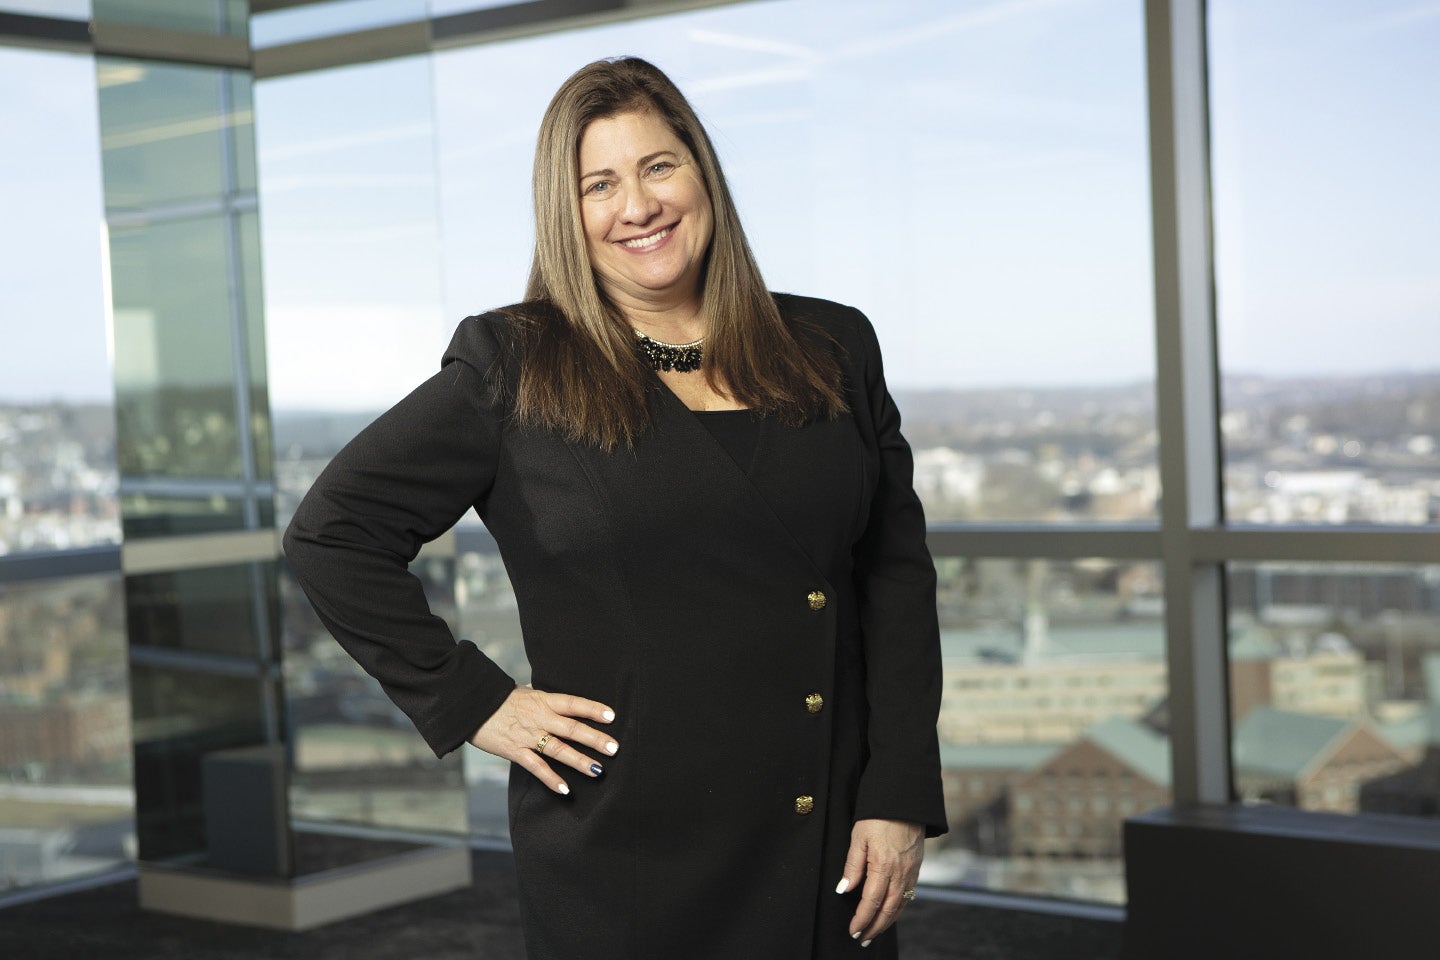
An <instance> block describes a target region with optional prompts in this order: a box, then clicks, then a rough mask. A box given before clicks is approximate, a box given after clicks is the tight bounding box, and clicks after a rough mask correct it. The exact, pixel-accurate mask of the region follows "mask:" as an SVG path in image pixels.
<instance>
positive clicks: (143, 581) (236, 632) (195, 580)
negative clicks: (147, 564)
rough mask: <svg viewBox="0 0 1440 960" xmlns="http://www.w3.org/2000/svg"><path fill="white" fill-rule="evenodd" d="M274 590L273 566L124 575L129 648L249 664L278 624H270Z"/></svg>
mask: <svg viewBox="0 0 1440 960" xmlns="http://www.w3.org/2000/svg"><path fill="white" fill-rule="evenodd" d="M274 592H275V565H274V564H273V563H257V564H232V565H229V566H223V567H203V568H199V569H192V570H172V571H167V572H165V573H146V574H137V575H133V576H129V577H126V578H125V604H126V612H127V615H128V617H129V624H130V644H131V646H135V647H158V648H162V649H167V650H187V651H192V652H196V653H215V654H228V655H230V656H236V657H244V658H247V659H252V660H253V659H255V658H257V657H259V656H260V655H261V648H260V641H261V638H262V637H264V636H271V637H273V636H275V635H276V634H277V631H278V624H277V623H274V622H270V621H271V617H272V616H273V614H272V613H271V611H274V610H275V604H274V603H273V602H271V598H272V596H273V594H274ZM257 594H258V596H257ZM257 611H263V613H257ZM258 616H264V617H265V622H260V621H259V620H258V619H257V617H258ZM272 656H273V654H272Z"/></svg>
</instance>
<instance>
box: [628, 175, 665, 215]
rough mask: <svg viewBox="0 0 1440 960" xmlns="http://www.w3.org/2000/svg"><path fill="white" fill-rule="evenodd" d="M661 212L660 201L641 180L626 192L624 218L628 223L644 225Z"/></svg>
mask: <svg viewBox="0 0 1440 960" xmlns="http://www.w3.org/2000/svg"><path fill="white" fill-rule="evenodd" d="M659 212H660V199H659V198H658V197H656V196H655V194H654V192H652V191H651V189H650V187H649V185H648V184H646V183H645V181H643V180H641V181H640V182H638V183H636V184H634V185H633V186H631V187H630V188H629V189H627V190H626V191H625V210H624V211H623V213H622V216H623V217H624V218H625V222H626V223H644V222H646V221H647V220H649V219H650V218H651V217H653V216H655V215H656V214H657V213H659Z"/></svg>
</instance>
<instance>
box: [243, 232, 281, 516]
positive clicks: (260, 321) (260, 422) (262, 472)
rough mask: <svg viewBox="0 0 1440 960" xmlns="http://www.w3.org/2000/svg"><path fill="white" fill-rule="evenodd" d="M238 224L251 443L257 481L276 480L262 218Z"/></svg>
mask: <svg viewBox="0 0 1440 960" xmlns="http://www.w3.org/2000/svg"><path fill="white" fill-rule="evenodd" d="M235 224H236V229H237V231H238V233H239V236H238V238H237V243H238V246H239V251H240V265H241V267H240V269H241V273H242V276H241V278H240V299H241V303H242V309H243V311H244V322H245V334H246V342H245V350H246V356H245V362H246V367H247V369H248V370H249V377H250V395H249V396H250V440H251V444H252V446H253V448H254V457H255V478H256V479H257V480H273V479H274V477H275V443H274V438H273V436H272V435H271V431H270V395H269V379H270V378H269V368H268V366H267V358H266V355H265V295H264V291H263V290H262V289H261V287H262V284H261V282H260V224H259V216H258V215H257V214H255V213H253V212H251V213H242V214H240V215H239V216H238V217H236V219H235ZM267 522H268V521H267ZM261 525H262V526H264V525H265V524H264V523H262V524H261Z"/></svg>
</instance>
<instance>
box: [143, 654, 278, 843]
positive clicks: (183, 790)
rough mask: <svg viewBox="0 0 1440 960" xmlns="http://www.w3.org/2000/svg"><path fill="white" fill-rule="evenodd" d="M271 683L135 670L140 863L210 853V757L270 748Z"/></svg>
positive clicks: (179, 671)
mask: <svg viewBox="0 0 1440 960" xmlns="http://www.w3.org/2000/svg"><path fill="white" fill-rule="evenodd" d="M268 684H269V681H266V680H261V679H257V678H255V677H245V676H229V675H224V674H216V673H206V672H202V671H199V670H184V669H180V668H175V667H160V666H154V665H151V664H146V663H135V662H132V663H131V665H130V695H131V699H132V702H133V715H134V718H135V719H134V724H135V728H134V729H135V807H136V826H137V828H138V831H139V841H140V842H139V856H140V858H141V859H143V860H159V859H165V858H168V857H174V856H179V855H183V854H192V853H198V852H201V851H203V850H204V849H205V816H204V796H203V791H202V789H201V777H200V764H201V760H202V759H203V758H204V756H205V754H207V753H210V752H211V751H214V750H225V749H229V748H231V747H249V746H258V745H260V744H262V743H264V742H265V716H264V707H263V703H264V701H265V699H266V691H265V687H266V686H267V685H268Z"/></svg>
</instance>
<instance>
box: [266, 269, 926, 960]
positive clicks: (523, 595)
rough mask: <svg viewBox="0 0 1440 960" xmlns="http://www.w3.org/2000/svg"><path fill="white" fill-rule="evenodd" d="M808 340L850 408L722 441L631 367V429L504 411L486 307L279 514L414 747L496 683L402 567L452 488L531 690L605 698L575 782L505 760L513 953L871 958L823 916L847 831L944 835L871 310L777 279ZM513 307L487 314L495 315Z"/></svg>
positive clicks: (456, 740) (895, 418)
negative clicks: (493, 574) (591, 431)
mask: <svg viewBox="0 0 1440 960" xmlns="http://www.w3.org/2000/svg"><path fill="white" fill-rule="evenodd" d="M776 299H777V302H778V304H779V306H780V309H781V313H782V315H783V316H784V317H785V319H786V322H787V323H789V324H790V325H791V327H792V329H793V330H795V332H796V334H797V336H798V337H800V339H801V342H802V344H805V345H807V346H806V348H807V349H816V350H822V349H826V350H833V351H835V352H836V356H837V357H838V359H839V361H840V367H841V370H842V371H843V373H844V376H845V378H846V383H845V389H846V397H847V399H848V401H849V404H850V408H851V413H850V414H848V415H846V416H843V417H841V418H839V419H837V420H833V421H827V420H819V421H812V422H810V423H807V424H805V425H804V426H801V427H793V428H792V427H786V426H784V425H782V424H780V423H779V422H778V421H777V420H776V419H775V418H773V417H770V418H765V419H763V420H762V421H761V422H760V427H759V430H760V433H759V441H758V443H757V445H756V448H755V452H754V455H753V459H751V461H750V462H749V463H744V464H741V463H736V462H735V461H734V460H732V459H731V457H730V456H729V454H727V452H726V450H725V448H724V447H723V446H722V445H721V444H720V443H718V442H717V441H716V439H715V438H714V437H712V435H711V434H710V432H709V431H708V430H707V429H706V427H705V426H704V425H703V424H702V423H700V422H699V420H698V419H697V417H696V415H695V414H694V413H692V412H691V411H690V410H688V409H687V408H686V407H685V406H684V405H683V404H682V403H681V402H680V401H679V399H678V398H677V397H676V396H675V395H674V394H673V393H672V392H670V390H669V389H668V388H667V387H665V386H664V385H663V383H661V381H660V380H659V378H658V377H657V378H656V379H655V382H654V384H653V389H652V392H651V414H652V425H651V429H650V430H649V432H648V433H646V434H645V435H644V436H643V437H642V439H641V440H640V441H638V442H637V443H636V445H635V446H634V447H633V448H631V449H624V448H621V449H617V450H616V451H614V452H610V453H605V452H602V451H600V450H598V449H596V448H594V447H591V446H584V445H576V444H567V443H565V442H563V441H561V440H560V439H559V438H557V437H555V436H553V435H548V434H541V433H536V432H533V431H525V430H521V429H519V428H518V427H517V426H516V425H515V424H514V422H513V420H512V419H511V418H510V417H509V416H508V415H507V409H506V407H505V404H506V401H505V400H504V399H503V398H504V396H505V391H504V390H497V389H495V385H496V381H495V379H494V378H496V377H500V378H504V377H513V375H514V370H513V363H512V362H509V361H507V360H504V359H502V357H504V356H505V355H506V354H507V351H506V350H505V349H502V345H504V344H510V343H513V342H514V338H513V337H512V336H511V334H512V330H511V328H510V327H509V326H508V325H509V324H512V323H513V322H514V321H513V320H511V319H509V318H508V317H507V316H506V315H505V313H504V312H501V313H490V314H486V315H484V316H478V317H470V318H467V319H466V320H464V321H463V322H462V323H461V324H460V327H459V329H458V330H457V331H456V333H455V336H454V339H453V341H452V342H451V344H450V347H449V349H448V350H447V352H446V353H445V356H444V360H443V366H442V368H441V370H440V372H439V373H437V374H436V375H435V376H433V377H431V378H430V379H429V380H427V381H426V382H425V383H423V384H422V385H421V386H420V387H418V388H417V389H416V390H415V391H414V392H413V393H411V394H410V395H409V396H408V397H406V398H405V399H404V400H402V401H401V402H400V403H399V404H397V405H396V406H395V407H394V408H392V409H391V410H389V411H388V412H387V413H385V414H383V415H382V416H381V417H380V418H379V419H378V420H376V421H375V422H374V423H373V424H371V425H370V426H369V427H367V428H366V429H365V430H364V431H363V432H362V433H360V435H359V436H357V437H356V438H355V439H354V440H353V441H352V442H351V443H350V444H349V445H348V446H347V447H346V448H345V449H344V450H342V451H341V452H340V453H339V454H338V455H337V456H336V457H335V459H334V460H333V461H332V462H331V464H330V465H329V467H328V468H327V469H326V470H325V471H324V473H323V474H322V475H321V477H320V479H319V480H318V481H317V482H316V483H315V486H314V488H313V489H312V490H311V491H310V493H309V495H308V496H306V498H305V500H304V502H303V503H302V504H301V506H300V508H299V510H298V512H297V513H296V515H295V518H294V520H293V522H292V523H291V525H290V527H289V529H288V530H287V531H286V536H285V551H286V554H287V556H288V557H289V559H290V562H291V564H292V566H293V568H294V570H295V573H296V576H297V577H298V578H299V581H300V583H301V585H302V586H303V587H304V589H305V591H306V593H307V594H308V595H309V597H310V599H311V601H312V602H313V604H314V606H315V609H316V612H317V613H318V614H319V616H320V618H321V619H322V620H323V621H324V622H325V624H326V625H327V626H328V627H329V629H330V630H331V632H332V633H333V634H334V635H335V637H336V639H337V640H339V642H340V643H341V644H343V645H344V647H345V648H346V650H348V651H349V652H350V654H351V655H352V656H354V657H355V659H356V660H358V661H359V662H360V664H361V665H362V666H363V667H364V668H365V669H366V670H367V671H368V672H369V673H371V674H372V675H373V676H375V677H376V678H378V679H379V681H380V683H381V684H382V686H383V687H384V689H385V691H386V692H387V693H388V694H389V695H390V697H391V698H393V699H394V701H395V702H396V704H398V705H399V706H400V707H401V708H402V709H403V710H404V711H405V712H406V713H407V714H408V715H409V716H410V717H411V719H412V720H413V721H414V722H415V725H416V727H417V728H418V729H419V731H420V733H421V734H422V735H423V736H424V738H425V739H426V741H427V742H428V743H429V745H430V746H431V747H432V748H433V749H434V751H435V752H436V753H437V754H444V753H446V752H448V751H451V750H454V749H455V748H457V747H459V746H460V745H461V744H463V743H465V742H466V740H467V739H468V738H469V737H470V736H471V735H472V734H473V733H474V732H475V730H476V729H477V728H479V727H480V725H481V724H482V723H483V722H484V721H485V720H486V718H488V717H489V716H490V714H491V713H493V712H494V711H495V709H496V708H497V707H499V705H500V703H501V702H502V701H503V700H504V699H505V697H506V696H507V695H508V693H509V692H510V690H511V689H512V688H513V686H514V681H513V680H512V679H511V678H510V677H509V676H507V675H506V674H505V673H504V672H503V671H502V670H501V669H500V668H499V667H498V666H497V665H495V664H494V663H493V662H492V661H490V660H489V659H488V658H487V657H485V656H484V654H482V653H481V652H480V651H479V650H478V649H477V648H476V647H475V646H474V645H473V644H471V643H469V642H466V641H461V642H459V643H457V642H456V640H455V639H454V637H453V636H452V635H451V633H450V631H449V629H448V628H447V627H446V625H445V623H444V622H443V621H442V620H440V619H439V618H437V617H435V616H433V615H432V614H431V613H430V611H429V609H428V607H427V605H426V602H425V598H424V595H423V592H422V590H421V586H420V583H419V581H418V580H417V579H415V578H414V577H412V576H411V575H410V574H409V573H408V572H407V570H406V567H407V564H408V562H409V561H410V560H411V559H413V558H414V557H415V555H416V553H417V552H418V551H419V549H420V546H421V545H422V544H423V543H424V542H426V541H428V540H431V539H433V538H435V537H437V536H439V535H440V534H441V533H443V532H444V531H446V530H447V529H448V528H449V527H450V526H451V525H453V524H454V523H455V522H456V520H457V519H459V518H460V517H461V516H462V515H463V514H464V512H465V511H466V510H468V509H470V508H471V507H474V508H475V509H476V510H477V511H478V512H479V514H480V516H481V518H482V519H483V520H484V521H485V524H486V526H487V527H488V528H489V530H490V531H491V532H492V533H493V535H494V537H495V540H496V542H497V543H498V544H499V547H500V552H501V555H502V557H503V558H504V561H505V565H506V568H507V570H508V571H509V574H510V578H511V580H512V582H513V585H514V588H515V594H516V597H517V599H518V602H519V609H520V622H521V626H522V629H523V633H524V638H525V648H526V652H527V654H528V656H529V660H530V664H531V668H532V671H533V676H532V683H533V684H534V685H535V686H536V687H537V688H539V689H545V690H555V691H563V692H567V693H574V694H578V695H581V696H584V697H588V698H591V699H594V700H599V701H601V702H603V703H606V704H608V705H609V706H611V707H613V708H614V710H615V714H616V719H615V722H614V723H613V724H610V725H608V726H605V725H601V728H602V729H605V730H608V731H610V732H611V733H613V734H614V736H615V738H616V739H617V740H618V742H619V743H620V750H619V752H618V753H617V754H616V755H615V756H614V757H599V758H598V759H600V760H601V761H602V762H603V764H604V767H605V773H604V775H603V776H601V777H599V778H596V779H591V778H589V777H586V776H582V775H578V774H576V773H575V772H574V771H573V770H570V769H569V768H568V767H566V768H560V772H561V774H562V776H563V777H564V779H565V780H566V782H567V783H568V784H569V785H570V789H571V793H570V795H569V796H559V795H557V794H555V793H552V792H551V791H550V790H549V789H548V788H546V787H545V786H544V785H543V784H542V783H540V782H539V781H537V780H536V779H535V778H534V777H532V776H531V775H530V774H529V773H528V772H526V771H524V770H522V769H520V768H518V767H512V771H511V783H510V817H511V834H512V841H513V843H514V848H515V863H516V869H517V873H518V876H519V884H520V895H521V896H520V900H521V908H522V914H523V919H524V932H525V937H526V943H527V949H528V953H529V956H530V957H531V958H532V960H676V958H686V960H708V958H716V960H766V958H776V960H779V958H832V957H849V956H856V957H867V958H870V957H894V956H895V937H894V935H893V933H887V934H885V935H883V936H882V937H880V938H879V939H877V940H876V941H875V943H874V944H872V945H871V947H870V948H869V949H868V950H865V951H863V952H862V951H861V948H860V945H859V943H858V942H856V941H854V940H852V939H851V938H850V937H849V935H848V931H847V925H848V922H849V919H850V917H851V916H852V914H853V913H854V910H855V907H856V896H857V893H856V892H854V891H852V892H850V893H848V894H845V895H837V894H836V893H835V892H834V890H835V885H836V883H837V882H838V881H839V879H840V876H841V872H842V868H843V864H844V859H845V854H846V851H847V849H848V846H849V839H850V829H851V826H852V823H853V822H854V821H855V820H856V819H859V818H866V817H883V818H891V819H898V820H909V821H914V822H917V823H921V824H924V825H925V828H926V832H927V834H929V835H935V834H938V833H940V832H943V830H944V829H945V814H944V804H943V799H942V793H941V785H940V769H939V766H940V765H939V749H938V746H937V741H936V734H935V720H936V715H937V711H938V709H939V700H940V682H941V677H940V653H939V639H938V629H937V624H936V611H935V573H934V567H933V564H932V563H931V559H930V556H929V553H928V552H927V550H926V547H925V524H924V517H923V515H922V513H921V508H920V503H919V501H918V499H917V498H916V496H915V493H914V491H913V489H912V486H911V473H912V462H911V455H910V450H909V447H908V445H907V444H906V442H905V440H904V438H903V437H902V436H901V434H900V418H899V414H898V413H897V411H896V408H895V405H894V403H893V402H892V401H891V398H890V394H889V393H888V391H887V390H886V387H885V382H884V378H883V375H882V371H881V363H880V351H879V347H878V344H877V342H876V339H875V334H874V331H873V330H872V328H871V326H870V323H869V321H868V320H866V318H865V317H864V316H863V315H862V314H861V313H860V312H859V311H857V310H855V309H853V308H849V307H843V306H840V305H838V304H834V303H830V302H828V301H823V300H814V299H808V298H801V297H795V296H789V295H777V296H776ZM523 309H525V307H524V306H523V305H522V306H521V307H516V308H511V311H515V310H523Z"/></svg>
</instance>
